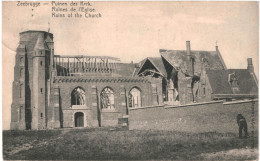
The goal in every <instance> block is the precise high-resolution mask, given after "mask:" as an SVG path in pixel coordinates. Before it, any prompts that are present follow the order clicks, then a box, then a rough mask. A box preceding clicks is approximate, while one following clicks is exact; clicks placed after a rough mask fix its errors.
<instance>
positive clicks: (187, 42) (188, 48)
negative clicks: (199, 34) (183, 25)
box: [186, 41, 191, 60]
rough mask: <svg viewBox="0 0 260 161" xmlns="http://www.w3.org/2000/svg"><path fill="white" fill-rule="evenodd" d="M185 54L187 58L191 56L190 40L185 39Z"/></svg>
mask: <svg viewBox="0 0 260 161" xmlns="http://www.w3.org/2000/svg"><path fill="white" fill-rule="evenodd" d="M186 54H187V55H186V56H187V60H190V58H191V54H190V41H186Z"/></svg>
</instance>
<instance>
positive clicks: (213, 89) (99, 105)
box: [11, 31, 258, 130]
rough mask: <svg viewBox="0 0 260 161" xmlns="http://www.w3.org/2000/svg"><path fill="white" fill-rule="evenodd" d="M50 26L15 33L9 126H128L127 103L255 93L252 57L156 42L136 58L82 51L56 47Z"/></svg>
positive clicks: (139, 105) (167, 102)
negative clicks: (241, 60)
mask: <svg viewBox="0 0 260 161" xmlns="http://www.w3.org/2000/svg"><path fill="white" fill-rule="evenodd" d="M53 40H54V39H53V34H51V33H48V32H45V31H25V32H21V33H20V42H19V46H18V48H17V53H16V58H15V67H14V81H13V102H12V106H11V130H26V129H54V128H67V127H73V128H75V127H100V126H127V124H128V117H131V116H129V115H128V110H129V109H130V108H143V107H148V106H156V105H165V106H167V105H168V106H169V105H171V106H175V105H176V106H178V105H185V104H192V103H198V102H209V101H214V100H224V101H234V100H246V99H248V98H251V97H252V96H257V93H258V84H257V79H256V76H255V73H254V67H253V64H252V59H251V58H248V60H247V61H248V67H247V69H227V68H226V65H225V63H224V60H223V59H222V57H221V54H220V52H219V49H218V47H217V46H216V49H215V50H214V51H193V50H191V46H190V42H189V41H187V42H186V46H187V49H186V50H164V49H160V50H159V53H160V57H148V58H146V59H144V60H142V61H141V62H139V63H121V62H120V60H119V59H118V58H114V57H106V56H102V57H101V56H87V55H75V56H72V55H55V50H54V41H53Z"/></svg>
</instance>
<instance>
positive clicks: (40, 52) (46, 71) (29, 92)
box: [11, 31, 54, 130]
mask: <svg viewBox="0 0 260 161" xmlns="http://www.w3.org/2000/svg"><path fill="white" fill-rule="evenodd" d="M53 48H54V45H53V35H52V34H50V33H48V32H44V31H25V32H22V33H20V41H19V46H18V48H17V52H16V61H15V67H14V82H13V102H12V107H11V113H12V114H11V116H12V118H11V130H15V129H19V130H23V129H45V128H46V127H47V125H46V124H47V119H48V117H47V115H46V111H47V109H48V105H49V102H48V101H49V100H48V98H49V95H50V92H49V91H50V90H48V88H50V83H48V82H50V80H49V79H50V70H51V69H50V66H51V65H50V63H51V61H50V60H51V53H53V50H54V49H53Z"/></svg>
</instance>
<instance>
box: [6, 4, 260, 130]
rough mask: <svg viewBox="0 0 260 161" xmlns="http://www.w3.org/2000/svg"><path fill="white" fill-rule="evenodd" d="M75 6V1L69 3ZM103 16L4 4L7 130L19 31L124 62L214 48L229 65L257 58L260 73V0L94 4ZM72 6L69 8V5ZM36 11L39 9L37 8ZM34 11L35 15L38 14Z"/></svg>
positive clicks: (61, 48) (60, 50) (60, 47)
mask: <svg viewBox="0 0 260 161" xmlns="http://www.w3.org/2000/svg"><path fill="white" fill-rule="evenodd" d="M67 3H68V4H69V2H67ZM91 5H92V6H91V8H95V10H96V12H97V13H101V15H102V17H101V18H98V19H90V18H57V17H56V18H53V17H52V13H51V10H52V5H51V2H49V4H48V5H45V6H43V2H41V6H40V7H36V8H33V7H25V6H23V7H21V6H17V2H3V13H2V15H3V17H2V21H3V22H2V52H3V55H2V56H3V57H2V58H3V59H2V60H3V62H2V63H3V76H2V79H3V88H2V90H3V124H2V125H3V129H9V126H10V109H11V102H12V81H13V78H14V75H13V69H14V59H15V50H16V48H17V46H18V42H19V32H22V31H26V30H44V31H47V30H48V22H50V32H52V33H53V34H54V41H55V54H60V55H62V54H64V55H78V54H85V55H98V56H100V55H101V56H102V55H104V56H114V57H118V58H120V59H121V61H122V62H131V61H134V62H139V61H141V60H142V59H144V58H145V57H148V56H149V57H158V56H160V55H159V49H173V50H178V49H179V50H185V49H186V46H185V45H186V41H187V40H190V41H191V49H192V50H209V51H214V50H215V45H216V41H217V42H218V46H219V50H220V52H221V54H222V57H223V59H224V61H225V63H226V65H227V67H228V68H244V69H245V68H246V67H247V60H246V59H247V58H249V57H250V58H253V64H254V66H255V72H256V74H257V77H258V35H259V34H258V2H91ZM69 8H70V7H68V9H69ZM32 9H33V10H32ZM32 15H33V16H32Z"/></svg>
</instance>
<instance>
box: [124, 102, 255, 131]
mask: <svg viewBox="0 0 260 161" xmlns="http://www.w3.org/2000/svg"><path fill="white" fill-rule="evenodd" d="M252 103H253V104H254V106H253V107H254V109H253V110H252ZM239 113H241V114H242V115H243V116H244V117H245V118H246V120H247V123H248V130H249V132H250V131H252V130H255V131H256V130H257V127H258V102H257V101H253V102H252V101H243V102H242V101H240V102H230V103H224V104H223V102H222V101H214V102H206V103H196V104H190V105H182V106H168V107H164V106H153V107H152V106H151V107H143V108H138V109H131V110H130V111H129V129H130V130H133V129H139V130H167V131H181V132H195V133H199V132H215V131H216V132H221V133H227V132H232V133H236V132H238V125H237V122H236V116H237V114H239ZM252 115H253V116H254V117H252ZM252 118H254V126H252V125H253V123H252V121H253V120H252Z"/></svg>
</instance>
